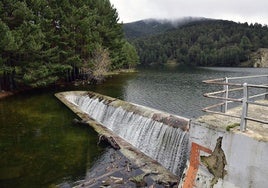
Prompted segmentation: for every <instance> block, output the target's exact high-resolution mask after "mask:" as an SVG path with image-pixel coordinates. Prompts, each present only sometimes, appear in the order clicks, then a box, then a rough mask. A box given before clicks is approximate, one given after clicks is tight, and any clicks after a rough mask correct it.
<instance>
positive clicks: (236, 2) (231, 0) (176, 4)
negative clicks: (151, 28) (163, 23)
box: [110, 0, 268, 25]
mask: <svg viewBox="0 0 268 188" xmlns="http://www.w3.org/2000/svg"><path fill="white" fill-rule="evenodd" d="M110 2H111V4H113V5H114V7H115V8H116V9H117V12H118V14H119V18H120V21H121V22H124V23H128V22H133V21H137V20H142V19H147V18H174V19H176V18H182V17H187V16H192V17H206V18H215V19H224V20H233V21H235V22H241V23H244V22H248V23H255V22H257V23H261V24H263V25H264V24H265V25H268V0H110Z"/></svg>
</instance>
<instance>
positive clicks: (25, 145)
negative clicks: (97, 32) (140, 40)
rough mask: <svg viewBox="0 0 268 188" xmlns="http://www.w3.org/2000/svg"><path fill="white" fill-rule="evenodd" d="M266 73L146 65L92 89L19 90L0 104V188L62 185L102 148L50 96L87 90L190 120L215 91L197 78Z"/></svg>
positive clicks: (90, 162) (261, 71) (88, 165)
mask: <svg viewBox="0 0 268 188" xmlns="http://www.w3.org/2000/svg"><path fill="white" fill-rule="evenodd" d="M255 74H268V69H252V68H195V69H193V68H187V67H147V68H142V69H140V70H139V72H138V73H131V74H121V75H117V76H113V77H112V78H110V79H108V80H107V81H106V82H105V83H104V84H102V85H98V86H78V87H65V88H52V89H49V90H48V89H44V90H38V91H34V92H25V93H21V94H19V95H17V96H13V97H10V98H7V99H4V100H1V101H0V187H1V188H2V187H49V186H52V187H53V185H58V184H61V185H62V186H63V187H64V186H65V187H66V186H67V187H68V185H71V184H72V183H73V182H75V181H77V180H80V179H82V178H84V177H85V176H86V174H87V173H89V172H90V171H91V167H92V166H95V165H96V161H97V159H98V158H100V157H101V156H102V155H103V152H105V151H104V149H103V148H100V147H98V146H97V140H98V137H97V133H96V132H94V131H93V130H92V129H90V128H88V127H87V128H86V127H77V126H74V125H72V123H71V121H72V119H73V118H74V117H75V115H74V114H73V113H72V112H71V111H70V110H69V109H67V108H66V107H65V106H64V105H63V104H61V102H59V101H57V100H56V98H55V97H54V95H53V94H54V93H55V92H58V91H62V90H63V91H66V90H92V91H95V92H99V93H102V94H105V95H109V96H112V97H116V98H120V99H123V100H126V101H130V102H134V103H137V104H141V105H145V106H149V107H152V108H156V109H159V110H162V111H166V112H169V113H173V114H176V115H180V116H185V117H190V118H195V117H197V116H200V115H202V112H201V108H202V107H205V106H207V105H208V104H211V103H212V102H211V101H210V100H208V99H205V98H204V97H202V95H203V93H205V92H210V91H212V90H214V89H216V88H215V87H212V86H207V85H205V84H202V82H201V81H202V80H205V79H212V78H219V77H231V76H246V75H255Z"/></svg>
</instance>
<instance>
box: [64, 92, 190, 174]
mask: <svg viewBox="0 0 268 188" xmlns="http://www.w3.org/2000/svg"><path fill="white" fill-rule="evenodd" d="M65 98H66V100H68V101H69V102H71V103H73V104H74V105H76V106H78V108H79V109H80V110H81V111H83V112H84V113H86V114H88V116H90V117H91V118H93V119H94V120H95V121H97V122H99V123H101V124H102V125H103V126H105V127H107V128H108V129H110V130H111V131H113V132H114V133H115V134H117V135H118V136H120V137H121V138H123V139H124V140H126V141H127V142H129V143H130V144H132V145H133V146H135V147H136V148H138V149H139V150H140V151H142V152H143V153H144V154H146V155H147V156H149V157H151V158H152V159H154V160H156V161H158V162H159V163H160V164H161V165H162V166H164V167H165V168H167V169H168V170H169V171H171V172H172V173H174V174H176V175H178V176H179V177H180V176H181V175H182V173H183V170H184V168H185V165H186V161H187V157H188V155H189V132H188V129H189V120H187V119H185V118H182V117H179V116H175V115H170V114H167V113H164V112H160V111H157V110H153V109H151V108H147V107H143V106H140V105H136V104H132V103H128V102H125V101H121V100H119V99H114V98H111V97H107V96H103V95H100V94H96V93H93V92H84V93H81V94H77V93H72V94H71V93H70V94H68V95H66V96H65Z"/></svg>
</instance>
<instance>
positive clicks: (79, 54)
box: [0, 0, 138, 91]
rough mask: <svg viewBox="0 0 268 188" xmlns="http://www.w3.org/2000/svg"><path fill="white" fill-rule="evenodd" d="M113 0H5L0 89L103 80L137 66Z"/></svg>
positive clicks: (0, 18)
mask: <svg viewBox="0 0 268 188" xmlns="http://www.w3.org/2000/svg"><path fill="white" fill-rule="evenodd" d="M118 20H119V18H118V14H117V11H116V9H115V8H114V7H113V6H112V5H111V4H110V1H109V0H75V1H57V0H52V1H42V0H1V1H0V35H1V37H0V91H1V90H14V89H20V88H21V87H25V86H27V87H28V86H30V87H40V86H46V85H48V84H51V83H55V82H58V81H65V82H66V81H67V82H69V81H73V80H77V79H80V80H81V79H83V80H85V81H87V82H90V81H92V80H94V81H98V80H100V79H101V77H102V76H103V74H105V72H106V71H109V70H114V69H121V68H129V67H133V66H135V64H136V63H137V61H138V57H137V54H136V51H135V48H134V47H133V46H132V45H131V44H129V43H128V42H127V41H126V40H125V38H124V34H123V29H122V24H119V23H118Z"/></svg>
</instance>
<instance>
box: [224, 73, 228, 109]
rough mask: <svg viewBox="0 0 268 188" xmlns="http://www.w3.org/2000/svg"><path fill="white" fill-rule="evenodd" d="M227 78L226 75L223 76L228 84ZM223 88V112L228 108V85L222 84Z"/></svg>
mask: <svg viewBox="0 0 268 188" xmlns="http://www.w3.org/2000/svg"><path fill="white" fill-rule="evenodd" d="M228 82H229V80H228V78H227V77H225V83H226V84H228ZM224 90H225V99H226V100H225V102H224V113H226V112H227V110H228V100H227V98H228V97H229V86H228V85H224Z"/></svg>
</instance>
